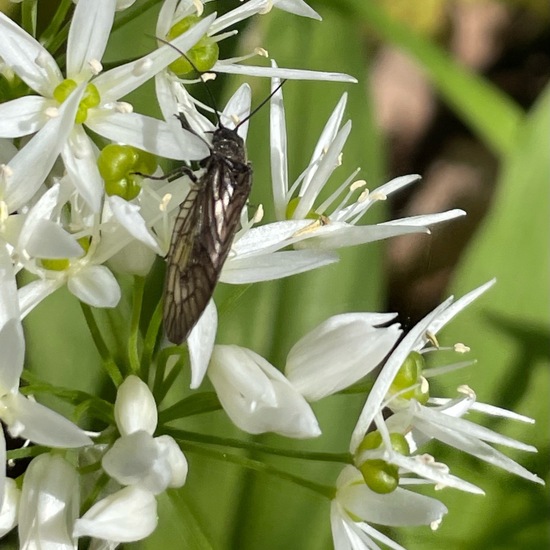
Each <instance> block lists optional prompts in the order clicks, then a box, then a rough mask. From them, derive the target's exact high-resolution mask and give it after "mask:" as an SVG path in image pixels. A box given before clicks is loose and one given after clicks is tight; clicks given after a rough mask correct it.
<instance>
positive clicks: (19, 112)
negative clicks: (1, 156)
mask: <svg viewBox="0 0 550 550" xmlns="http://www.w3.org/2000/svg"><path fill="white" fill-rule="evenodd" d="M50 105H52V106H53V105H55V106H57V103H54V102H51V101H48V100H47V99H45V98H43V97H41V96H38V95H28V96H25V97H20V98H17V99H14V100H13V101H8V102H7V103H2V104H1V105H0V120H1V121H2V125H1V126H0V137H9V138H16V137H21V136H28V135H29V134H34V133H35V132H38V130H40V128H42V126H44V124H46V122H48V120H50V119H49V117H47V116H46V115H45V113H44V111H45V110H46V108H47V107H49V106H50Z"/></svg>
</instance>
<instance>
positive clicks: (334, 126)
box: [300, 94, 348, 194]
mask: <svg viewBox="0 0 550 550" xmlns="http://www.w3.org/2000/svg"><path fill="white" fill-rule="evenodd" d="M347 101H348V94H343V95H342V97H341V98H340V100H339V101H338V103H337V104H336V107H335V108H334V110H333V111H332V113H331V115H330V117H329V119H328V120H327V123H326V124H325V127H324V128H323V131H322V132H321V135H320V136H319V139H318V140H317V144H316V145H315V149H314V151H313V155H311V159H310V161H309V164H310V165H312V164H313V163H316V162H319V160H320V159H321V158H322V156H323V155H324V154H325V153H326V151H328V148H329V147H330V145H331V144H332V142H333V141H334V140H335V139H336V136H337V135H338V131H339V128H340V124H342V118H343V116H344V111H345V109H346V104H347ZM316 172H317V169H315V170H310V171H309V172H308V173H307V175H306V176H305V178H304V181H303V183H302V188H303V189H306V188H307V187H308V185H309V183H310V182H311V180H312V179H313V177H314V175H315V174H316ZM300 194H302V193H300Z"/></svg>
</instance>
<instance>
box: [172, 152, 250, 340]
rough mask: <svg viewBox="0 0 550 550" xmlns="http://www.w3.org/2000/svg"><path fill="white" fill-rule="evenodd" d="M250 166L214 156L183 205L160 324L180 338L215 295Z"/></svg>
mask: <svg viewBox="0 0 550 550" xmlns="http://www.w3.org/2000/svg"><path fill="white" fill-rule="evenodd" d="M250 185H251V169H250V167H249V166H248V165H242V167H240V168H239V169H238V170H235V169H234V167H232V165H231V164H229V163H227V162H226V161H223V160H219V159H213V160H212V162H211V163H210V164H209V166H208V168H207V171H206V172H205V174H204V175H203V177H202V178H201V180H200V181H199V183H198V186H197V187H196V188H194V189H192V190H191V191H190V193H189V194H188V196H187V197H186V199H185V201H184V202H183V203H182V205H181V208H180V212H179V214H178V217H177V219H176V223H175V226H174V232H173V234H172V240H171V243H170V250H169V251H168V256H167V264H168V265H167V268H166V269H167V270H166V279H165V289H164V328H165V330H166V334H167V336H168V339H169V340H170V341H171V342H174V343H175V344H180V343H181V342H183V341H184V340H185V339H186V338H187V336H188V334H189V332H190V331H191V329H192V328H193V327H194V326H195V324H196V323H197V321H198V320H199V318H200V316H201V315H202V313H203V311H204V309H205V308H206V306H207V304H208V301H209V300H210V298H211V297H212V294H213V293H214V289H215V287H216V283H217V282H218V279H219V277H220V272H221V269H222V267H223V264H224V262H225V260H226V258H227V255H228V254H229V250H230V249H231V243H232V241H233V237H234V236H235V232H236V231H237V228H238V226H239V220H240V214H241V211H242V209H243V207H244V205H245V203H246V200H247V198H248V195H249V193H250Z"/></svg>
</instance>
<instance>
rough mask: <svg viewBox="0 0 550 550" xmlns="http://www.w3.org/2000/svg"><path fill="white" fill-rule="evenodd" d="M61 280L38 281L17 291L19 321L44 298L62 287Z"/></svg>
mask: <svg viewBox="0 0 550 550" xmlns="http://www.w3.org/2000/svg"><path fill="white" fill-rule="evenodd" d="M63 281H64V280H63V278H62V277H58V278H56V279H46V280H42V279H39V280H37V281H32V282H31V283H28V284H26V285H25V286H24V287H21V288H20V289H19V291H18V296H19V307H20V308H21V319H24V318H25V317H26V316H27V315H28V314H29V313H30V312H31V311H32V310H33V309H34V308H35V307H36V306H37V305H38V304H39V303H40V302H41V301H42V300H44V298H46V297H48V296H49V295H50V294H52V293H53V292H55V291H56V290H57V289H58V288H59V287H60V286H62V285H63Z"/></svg>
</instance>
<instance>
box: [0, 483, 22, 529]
mask: <svg viewBox="0 0 550 550" xmlns="http://www.w3.org/2000/svg"><path fill="white" fill-rule="evenodd" d="M20 496H21V491H19V489H18V488H17V485H16V484H15V480H13V479H10V478H6V480H5V487H4V498H3V500H2V501H1V502H2V507H1V509H0V537H3V536H4V535H5V534H6V533H9V532H10V531H11V530H12V529H13V528H14V527H15V526H16V525H17V514H18V511H19V499H20Z"/></svg>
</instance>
